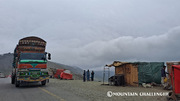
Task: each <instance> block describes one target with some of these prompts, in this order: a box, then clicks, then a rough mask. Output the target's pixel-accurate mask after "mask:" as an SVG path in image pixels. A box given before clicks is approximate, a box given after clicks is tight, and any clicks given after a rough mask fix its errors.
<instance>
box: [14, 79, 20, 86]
mask: <svg viewBox="0 0 180 101" xmlns="http://www.w3.org/2000/svg"><path fill="white" fill-rule="evenodd" d="M15 86H16V87H19V86H20V82H19V81H17V79H16V80H15Z"/></svg>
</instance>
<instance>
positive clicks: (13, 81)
mask: <svg viewBox="0 0 180 101" xmlns="http://www.w3.org/2000/svg"><path fill="white" fill-rule="evenodd" d="M14 83H15V80H14V76H12V77H11V84H14Z"/></svg>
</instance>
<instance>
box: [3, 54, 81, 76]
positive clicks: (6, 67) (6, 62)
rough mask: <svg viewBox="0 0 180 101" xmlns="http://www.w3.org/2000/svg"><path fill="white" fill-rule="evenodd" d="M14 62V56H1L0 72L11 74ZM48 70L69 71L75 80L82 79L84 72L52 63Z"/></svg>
mask: <svg viewBox="0 0 180 101" xmlns="http://www.w3.org/2000/svg"><path fill="white" fill-rule="evenodd" d="M12 62H13V54H12V53H6V54H3V55H0V72H3V73H4V74H5V75H9V74H11V71H12V68H13V67H12ZM47 67H48V68H59V69H68V70H70V71H71V72H72V74H73V78H74V79H82V73H83V70H82V69H80V68H78V67H72V66H68V65H64V64H60V63H55V62H50V61H48V63H47Z"/></svg>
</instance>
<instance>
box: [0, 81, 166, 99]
mask: <svg viewBox="0 0 180 101" xmlns="http://www.w3.org/2000/svg"><path fill="white" fill-rule="evenodd" d="M10 81H11V78H0V101H166V96H140V95H138V96H108V95H109V93H108V92H109V91H110V92H115V93H116V92H119V93H128V92H131V93H132V92H135V93H137V94H140V92H145V93H149V92H155V93H156V92H157V93H160V92H164V93H167V94H168V92H169V91H166V90H163V89H162V87H153V88H144V87H132V86H126V87H122V86H107V85H101V84H102V82H95V81H93V82H92V81H88V82H83V81H82V80H59V79H50V83H47V85H46V86H41V85H40V84H30V85H24V86H21V87H18V88H16V87H15V85H13V84H11V83H10ZM111 94H112V93H111Z"/></svg>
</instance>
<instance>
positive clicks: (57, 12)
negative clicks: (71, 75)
mask: <svg viewBox="0 0 180 101" xmlns="http://www.w3.org/2000/svg"><path fill="white" fill-rule="evenodd" d="M179 2H180V1H179V0H174V1H169V0H159V1H157V0H151V1H149V0H136V1H134V0H113V1H112V0H74V1H73V0H54V1H53V2H52V1H51V0H12V1H9V0H1V1H0V14H1V16H0V22H1V23H0V35H1V40H0V46H1V50H0V53H2V54H3V53H6V52H13V50H14V47H15V45H16V44H17V43H18V40H19V39H21V38H23V37H27V36H38V37H41V38H42V39H44V40H46V41H47V51H48V52H51V53H52V60H53V61H56V62H59V63H63V64H67V65H75V66H80V67H82V68H90V67H101V66H103V65H105V64H107V63H112V62H113V61H114V60H121V61H171V60H172V61H173V60H176V61H178V60H179V52H178V51H177V50H178V49H179V45H178V43H179V39H178V38H179V27H176V28H174V27H175V26H179V25H180V20H179V18H180V13H179V9H180V6H179ZM169 29H171V30H169ZM168 30H169V31H168ZM166 32H167V33H166Z"/></svg>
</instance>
